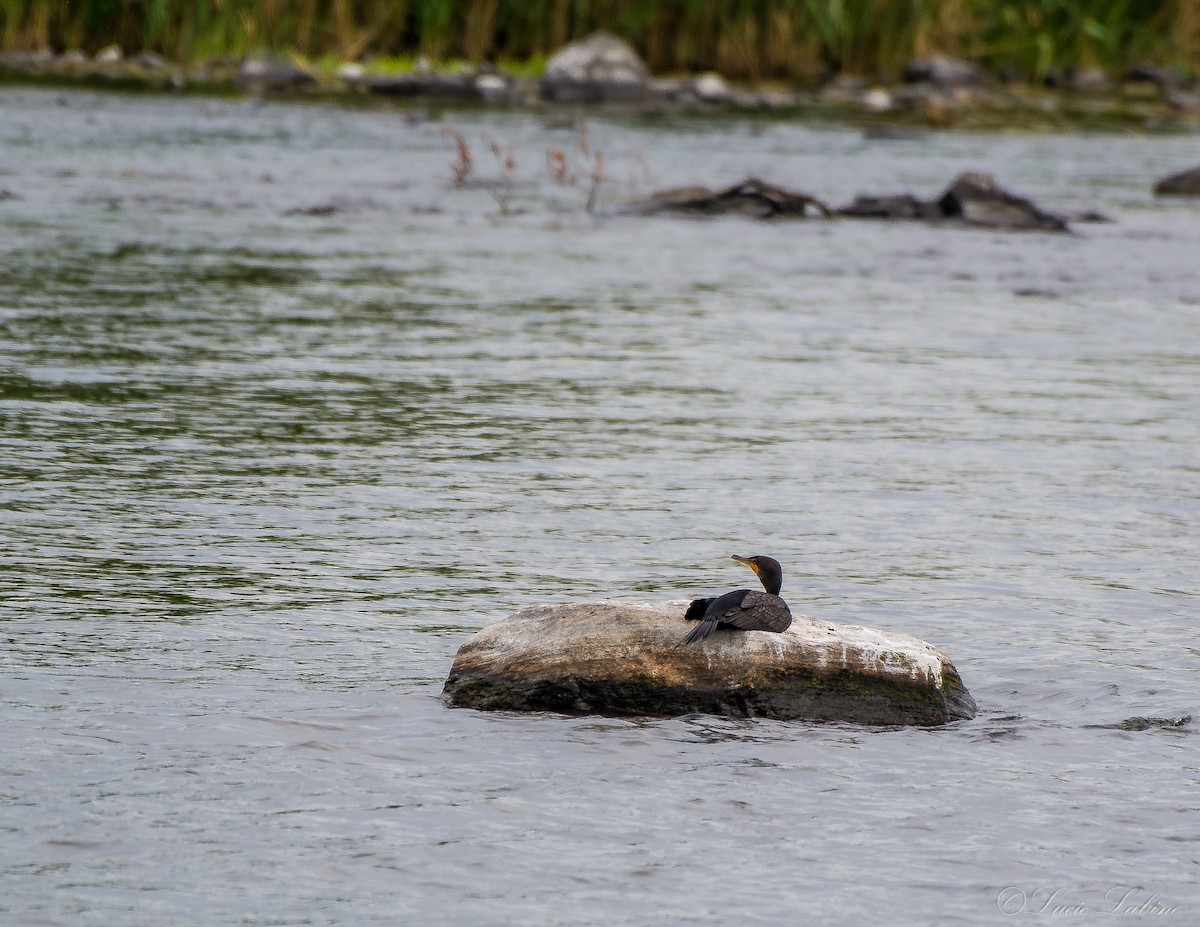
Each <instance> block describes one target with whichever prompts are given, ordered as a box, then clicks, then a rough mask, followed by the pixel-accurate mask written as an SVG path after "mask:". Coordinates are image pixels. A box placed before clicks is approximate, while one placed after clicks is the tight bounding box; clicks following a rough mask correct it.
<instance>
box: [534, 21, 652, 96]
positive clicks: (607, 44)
mask: <svg viewBox="0 0 1200 927" xmlns="http://www.w3.org/2000/svg"><path fill="white" fill-rule="evenodd" d="M649 87H650V71H649V69H648V68H647V67H646V64H645V62H643V61H642V59H641V58H639V57H638V53H637V52H636V51H634V50H633V46H632V45H630V44H629V43H628V42H626V41H624V40H622V39H619V38H617V37H616V36H615V35H610V34H608V33H607V32H595V33H593V34H592V35H589V36H588V37H587V38H586V39H580V40H579V41H577V42H571V43H570V44H569V45H565V46H563V48H561V49H560V50H559V51H558V52H556V53H555V54H554V55H553V56H552V57H551V58H550V60H549V61H547V62H546V71H545V73H544V74H543V75H542V96H543V97H544V98H545V99H546V100H549V101H551V102H555V103H640V102H642V101H643V100H645V99H646V97H647V94H648V92H649Z"/></svg>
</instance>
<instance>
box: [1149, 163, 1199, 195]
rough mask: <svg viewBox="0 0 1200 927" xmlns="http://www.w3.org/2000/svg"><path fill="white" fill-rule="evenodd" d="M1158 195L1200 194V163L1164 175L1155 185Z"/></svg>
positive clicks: (1155, 191)
mask: <svg viewBox="0 0 1200 927" xmlns="http://www.w3.org/2000/svg"><path fill="white" fill-rule="evenodd" d="M1154 193H1155V195H1156V196H1200V164H1198V165H1196V166H1195V167H1193V168H1189V169H1188V170H1186V171H1180V172H1179V173H1178V174H1172V175H1171V176H1170V177H1164V178H1163V179H1162V180H1160V181H1159V182H1158V183H1156V184H1155V185H1154Z"/></svg>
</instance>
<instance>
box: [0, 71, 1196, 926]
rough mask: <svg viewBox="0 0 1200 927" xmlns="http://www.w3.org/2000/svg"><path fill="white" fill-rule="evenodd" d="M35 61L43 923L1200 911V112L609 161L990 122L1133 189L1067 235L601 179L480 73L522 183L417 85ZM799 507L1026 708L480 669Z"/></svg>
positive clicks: (11, 912)
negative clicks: (923, 717) (478, 677)
mask: <svg viewBox="0 0 1200 927" xmlns="http://www.w3.org/2000/svg"><path fill="white" fill-rule="evenodd" d="M0 107H2V108H3V112H4V115H5V119H4V120H0V145H3V146H4V150H5V151H6V152H7V154H8V157H7V158H6V159H4V161H3V163H4V164H5V165H6V167H5V168H4V170H3V172H2V173H0V187H3V188H4V189H8V190H11V191H12V192H14V193H16V194H17V197H18V198H14V199H9V200H6V201H4V202H3V203H0V212H2V213H3V218H4V221H5V226H6V228H7V229H8V230H9V231H8V234H7V235H6V236H4V243H3V249H2V251H0V361H2V362H0V452H2V453H0V506H2V507H3V518H2V519H0V537H2V538H3V544H2V545H0V595H2V598H0V617H2V621H3V623H2V624H0V632H2V633H3V636H4V644H5V646H4V649H3V651H2V653H3V656H2V658H0V659H2V660H3V674H2V675H0V696H2V698H3V704H4V717H5V725H4V732H3V734H0V744H2V745H3V746H4V748H5V749H4V751H3V753H4V756H5V759H4V760H2V761H0V801H3V803H4V805H5V808H6V810H7V813H6V814H5V816H4V818H3V821H0V827H2V828H3V829H4V832H5V840H4V841H3V847H4V849H3V850H2V851H0V880H2V883H3V891H2V892H0V914H3V915H4V917H5V919H7V920H11V921H12V922H14V923H47V924H59V923H64V924H65V923H70V924H72V925H75V924H89V923H95V924H106V925H107V924H114V923H121V924H155V925H162V924H176V923H178V924H185V923H186V924H195V923H214V924H217V923H231V922H244V923H311V924H334V923H356V924H375V923H378V924H394V923H422V924H437V923H447V924H449V923H468V922H484V923H492V922H498V921H497V918H498V917H500V918H501V919H502V920H504V922H506V923H507V922H517V921H520V922H521V923H528V924H547V925H548V924H586V923H597V922H599V921H603V922H604V923H611V924H631V925H632V924H638V925H643V924H649V923H653V924H679V923H685V924H686V923H717V922H724V921H726V920H729V919H730V918H731V916H732V915H733V914H734V913H735V912H736V914H737V915H738V916H739V917H740V918H742V919H746V920H749V921H751V922H755V923H779V922H781V920H782V919H783V918H784V917H789V918H794V916H795V915H796V914H797V913H804V914H807V915H808V916H809V919H811V920H816V921H820V922H822V923H845V924H858V923H863V922H865V921H866V920H869V919H875V918H878V917H885V916H887V917H891V918H893V919H894V915H895V911H896V910H898V909H903V910H908V911H912V912H914V915H913V917H914V918H915V919H916V920H918V921H923V922H924V921H928V922H932V921H933V920H934V919H936V920H937V921H938V922H939V923H948V924H954V923H962V924H992V923H995V922H996V912H997V910H998V908H997V897H998V893H999V892H1000V891H1001V890H1002V889H1005V888H1006V887H1014V886H1015V887H1018V888H1022V889H1023V890H1026V891H1028V892H1030V893H1032V892H1033V890H1034V889H1036V888H1039V887H1045V886H1062V887H1063V888H1064V889H1066V890H1067V891H1068V892H1069V893H1071V894H1072V895H1073V896H1075V897H1077V898H1080V899H1084V900H1086V901H1089V902H1090V903H1092V904H1093V910H1096V909H1098V908H1097V904H1098V901H1099V900H1101V899H1103V898H1104V895H1105V892H1107V891H1108V890H1110V889H1111V888H1114V887H1121V886H1127V887H1132V886H1145V887H1146V888H1147V889H1151V890H1153V891H1159V892H1161V896H1162V903H1163V904H1164V905H1175V906H1178V907H1181V908H1182V909H1185V910H1189V911H1192V912H1193V913H1194V912H1195V910H1196V908H1197V907H1198V904H1197V901H1196V897H1195V894H1194V889H1192V887H1191V886H1190V877H1189V875H1188V873H1190V868H1189V865H1188V864H1189V863H1192V864H1194V862H1195V859H1194V857H1195V854H1196V837H1195V834H1196V833H1197V830H1198V829H1197V820H1196V812H1195V810H1194V809H1193V808H1191V807H1190V806H1189V804H1188V803H1187V802H1186V801H1185V800H1184V798H1183V796H1184V795H1185V794H1187V792H1186V789H1187V787H1188V786H1190V785H1194V784H1195V781H1196V780H1197V768H1196V767H1197V764H1196V760H1195V749H1194V744H1193V740H1194V736H1195V725H1194V723H1192V722H1184V721H1181V720H1180V719H1182V718H1184V717H1185V716H1187V715H1190V714H1194V713H1195V710H1196V706H1195V704H1194V703H1195V686H1194V684H1193V676H1194V673H1195V668H1196V665H1197V662H1196V661H1197V656H1198V652H1197V648H1196V645H1195V641H1194V637H1195V635H1194V633H1193V631H1194V621H1193V620H1192V619H1193V618H1194V615H1195V612H1196V607H1197V593H1198V588H1200V587H1198V586H1197V581H1196V577H1197V576H1200V543H1198V542H1197V540H1196V532H1195V530H1194V527H1193V526H1194V525H1195V524H1197V523H1198V522H1200V490H1198V489H1197V486H1200V481H1198V479H1197V476H1198V474H1200V458H1198V457H1197V451H1196V448H1197V447H1200V402H1198V401H1197V375H1198V374H1200V316H1198V314H1197V310H1196V307H1197V305H1198V304H1200V265H1198V264H1197V263H1196V261H1195V254H1196V253H1197V250H1198V246H1200V225H1197V223H1196V214H1195V208H1194V206H1193V205H1191V204H1189V203H1186V202H1154V201H1152V200H1151V199H1150V197H1149V195H1148V190H1149V185H1150V182H1151V181H1152V180H1153V179H1154V178H1156V177H1157V176H1160V175H1162V174H1165V173H1167V172H1168V171H1169V170H1171V169H1174V168H1177V167H1180V166H1183V165H1184V164H1186V163H1188V162H1189V160H1190V159H1192V158H1193V155H1194V153H1193V152H1192V143H1191V141H1190V140H1188V139H1184V138H1123V137H1120V138H1116V137H1114V138H1089V137H1030V138H1021V137H993V136H972V135H953V134H949V135H942V134H934V135H930V136H929V137H928V138H924V139H922V140H920V141H918V142H913V143H906V144H905V145H901V146H896V145H889V144H887V143H881V142H869V141H865V140H864V139H863V138H862V136H861V134H859V133H857V132H855V131H851V130H847V129H839V128H831V127H812V126H806V125H801V124H788V123H759V124H753V125H751V124H749V123H747V122H744V121H742V120H738V119H734V120H728V121H720V122H711V123H710V122H705V121H681V122H679V123H677V124H661V123H660V124H654V125H641V124H638V123H636V122H623V121H620V120H616V119H612V120H606V119H597V120H595V121H593V123H592V124H591V126H590V128H589V138H590V139H591V140H592V142H593V144H595V145H597V146H601V147H603V149H604V150H605V152H606V158H607V160H608V162H609V163H610V164H612V165H615V167H614V169H613V178H612V179H611V180H610V181H609V182H608V183H607V184H606V185H605V186H604V187H603V188H602V190H601V198H602V199H603V200H604V201H605V202H607V203H612V202H615V201H616V200H618V199H620V198H621V197H623V196H627V195H632V194H633V193H636V192H644V191H645V190H646V189H647V188H649V186H652V185H666V184H674V183H689V182H703V183H709V184H714V183H719V182H724V181H727V180H735V179H737V178H738V177H740V176H743V175H746V174H750V173H757V174H761V175H764V176H767V177H769V178H770V179H772V180H774V181H776V182H780V183H785V184H788V185H790V186H794V187H798V188H802V189H808V190H810V191H812V192H813V193H815V194H818V195H820V196H822V197H824V198H827V199H830V200H833V201H838V200H840V199H848V198H850V197H851V196H853V195H854V194H855V193H858V192H888V191H890V190H892V189H897V190H899V189H904V188H909V189H911V190H913V191H914V192H916V193H919V194H922V195H927V194H929V193H931V192H933V191H935V190H936V189H937V188H938V187H939V186H941V185H942V184H944V183H945V182H946V181H947V180H949V179H950V178H951V177H952V176H953V175H954V174H956V173H957V172H958V171H960V170H962V169H966V168H981V169H987V170H991V171H992V172H994V173H995V174H997V176H998V177H999V178H1000V179H1001V180H1002V182H1004V183H1006V184H1007V185H1009V186H1012V187H1013V188H1015V189H1018V190H1020V191H1022V192H1023V193H1027V194H1030V195H1032V196H1034V197H1035V198H1036V199H1038V200H1039V201H1040V202H1044V203H1045V204H1046V205H1047V206H1050V207H1051V208H1058V209H1062V210H1063V211H1067V212H1070V211H1079V210H1082V209H1086V208H1098V209H1101V210H1103V211H1105V212H1109V213H1111V214H1113V215H1115V216H1116V218H1117V219H1118V221H1117V222H1115V223H1113V224H1111V225H1102V226H1089V227H1086V229H1085V231H1083V232H1082V233H1081V234H1079V235H1077V236H1073V237H1053V236H1041V235H998V234H991V233H983V232H979V233H967V232H953V231H948V230H940V229H929V228H923V227H919V226H914V227H907V226H900V225H892V224H886V223H878V224H876V223H868V222H860V223H855V222H835V223H793V224H786V223H761V224H755V223H750V222H738V221H720V222H713V223H702V222H676V221H669V220H668V221H645V220H637V219H630V218H619V217H608V218H604V217H592V216H589V215H587V214H586V213H585V212H584V211H583V209H582V204H583V202H584V201H585V200H586V192H587V191H586V190H585V189H583V188H582V187H581V186H576V187H570V186H568V187H560V186H558V185H556V184H555V183H554V182H553V180H552V178H550V177H549V176H548V175H547V174H545V173H544V171H543V168H542V166H541V165H542V163H543V161H544V152H545V150H546V148H547V147H549V146H551V145H563V144H564V143H567V144H569V139H570V136H569V134H568V135H566V136H564V134H563V133H562V132H561V131H559V130H555V129H552V128H547V127H545V126H543V125H541V124H540V123H539V122H538V121H537V120H535V119H531V118H530V117H528V116H526V115H523V114H490V113H489V114H484V113H476V114H468V115H461V114H459V115H455V116H454V117H453V118H454V122H455V124H456V125H457V126H458V127H459V128H460V129H462V130H463V131H464V132H465V133H466V134H467V135H468V137H469V138H470V139H471V140H472V142H473V143H475V144H477V145H478V147H479V150H480V151H486V142H485V140H486V139H487V138H502V139H503V140H504V143H505V144H506V145H512V146H513V147H514V148H515V150H516V152H517V157H518V181H519V183H518V184H517V185H516V186H514V189H513V191H512V200H513V202H512V204H511V205H512V207H513V213H514V214H513V215H509V216H500V215H498V208H497V204H496V202H495V200H494V199H492V198H491V197H490V196H489V195H488V192H487V191H486V189H480V188H475V189H466V190H462V191H454V190H451V189H449V186H448V182H447V181H448V177H449V170H448V165H449V163H450V162H451V161H452V151H451V150H450V146H449V145H448V143H447V139H446V138H445V137H444V136H443V135H442V134H441V131H440V124H439V123H436V122H429V123H420V122H417V123H412V122H407V121H404V120H402V119H400V118H399V117H398V116H396V115H395V114H394V113H389V112H386V111H379V112H375V111H341V110H337V109H330V108H325V107H322V106H275V105H257V104H250V103H243V102H238V101H212V100H177V99H169V98H152V97H146V98H123V97H118V96H94V95H90V94H60V93H52V92H46V91H32V90H13V89H7V90H3V91H0ZM564 139H566V142H564ZM481 170H482V169H481ZM327 206H328V207H329V208H326V207H327ZM751 549H753V550H754V551H761V552H764V553H771V554H773V555H774V556H777V557H778V558H779V559H780V560H781V561H783V563H784V564H785V570H786V574H787V575H786V579H785V587H784V588H785V594H786V595H787V596H788V598H789V601H790V602H791V603H792V606H793V609H794V610H796V611H801V612H807V613H809V614H813V615H819V616H821V617H823V618H828V619H831V620H843V621H848V622H855V623H863V624H869V625H875V626H879V627H882V628H891V629H894V630H898V631H904V632H907V633H912V634H916V635H918V636H921V637H924V638H927V639H929V640H932V641H934V642H936V643H937V644H939V645H941V646H943V647H945V648H946V649H947V650H949V652H950V653H951V654H952V655H953V656H954V657H955V659H956V662H957V664H958V666H959V668H960V670H961V671H962V673H963V675H964V678H965V680H966V682H967V684H968V685H969V686H970V687H971V689H972V691H973V693H974V694H975V696H976V698H977V700H978V701H979V703H980V706H981V709H982V713H981V716H980V718H978V719H977V720H976V721H974V722H971V723H967V724H963V725H959V726H956V727H953V728H950V729H945V730H939V731H870V730H861V729H854V728H844V727H839V726H810V725H787V724H779V723H774V722H750V721H735V720H729V719H721V718H685V719H676V720H636V719H635V720H612V719H597V718H556V717H540V716H538V717H513V716H506V715H481V714H476V713H473V712H469V711H453V712H452V711H448V710H447V709H445V708H444V707H443V706H442V705H441V703H440V701H439V700H438V698H437V696H438V693H439V691H440V685H441V681H442V679H443V678H444V676H445V673H446V672H447V670H448V668H449V665H450V661H451V659H452V657H453V654H454V651H455V649H456V648H457V647H458V645H459V644H460V643H461V642H462V641H463V640H465V639H466V638H467V637H468V636H469V634H470V633H471V632H472V631H473V630H475V629H477V628H479V627H481V626H482V625H484V624H485V623H487V622H490V621H492V620H495V619H497V618H499V617H502V616H503V615H505V614H507V613H508V612H510V611H512V610H513V609H515V608H517V607H519V606H521V605H524V604H527V603H531V602H545V601H554V600H563V599H586V598H596V597H602V596H615V597H628V598H635V599H666V598H681V597H687V596H690V595H699V594H701V593H708V594H711V593H712V592H714V591H718V590H720V589H721V588H722V587H726V586H727V585H728V584H729V583H731V582H740V581H741V576H740V575H739V574H737V573H731V572H730V569H731V568H730V567H729V566H728V563H727V557H728V555H729V554H730V553H732V552H734V551H737V552H741V553H746V552H749V551H750V550H751ZM1143 722H1144V723H1143ZM1176 722H1178V723H1176ZM864 871H867V872H869V873H870V878H869V880H867V881H865V882H864V879H863V873H864ZM1188 905H1190V906H1191V907H1190V908H1188V907H1187V906H1188ZM198 912H203V913H198ZM497 912H502V913H500V914H498V913H497ZM1179 916H1181V917H1182V916H1184V915H1179ZM1181 922H1183V921H1181Z"/></svg>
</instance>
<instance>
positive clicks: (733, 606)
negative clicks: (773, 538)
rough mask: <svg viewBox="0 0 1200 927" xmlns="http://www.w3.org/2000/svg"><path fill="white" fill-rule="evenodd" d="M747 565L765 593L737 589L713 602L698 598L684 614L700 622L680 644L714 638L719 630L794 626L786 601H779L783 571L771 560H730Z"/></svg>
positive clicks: (777, 628) (777, 629)
mask: <svg viewBox="0 0 1200 927" xmlns="http://www.w3.org/2000/svg"><path fill="white" fill-rule="evenodd" d="M731 559H733V560H736V561H737V562H738V563H744V564H746V566H748V567H750V569H752V570H753V571H754V574H755V575H756V576H757V577H758V578H759V581H760V582H762V584H763V588H764V589H765V590H767V591H766V592H765V593H763V592H759V591H758V590H757V589H735V590H734V591H733V592H727V593H725V594H724V595H720V596H717V597H716V598H714V599H695V600H693V602H692V604H691V605H689V606H688V610H687V613H686V614H685V615H684V618H686V619H687V620H688V621H698V622H700V623H699V624H697V625H696V626H695V627H694V628H692V630H690V631H689V632H688V633H687V634H686V635H684V637H683V638H682V639H681V640H680V641H679V645H680V646H682V645H684V644H692V643H695V642H696V641H702V640H704V639H705V638H708V637H711V636H712V633H713V632H714V631H715V630H717V628H718V627H723V628H737V629H738V630H739V631H786V630H787V629H788V627H789V625H791V623H792V613H791V611H790V610H789V609H788V607H787V602H785V601H783V599H781V598H779V590H780V588H781V587H782V586H783V568H782V567H781V566H780V565H779V561H778V560H774V559H772V558H771V557H739V556H738V555H737V554H734V555H733V557H732V558H731Z"/></svg>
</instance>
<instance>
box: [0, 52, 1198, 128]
mask: <svg viewBox="0 0 1200 927" xmlns="http://www.w3.org/2000/svg"><path fill="white" fill-rule="evenodd" d="M520 70H521V71H523V72H524V73H526V74H527V73H528V69H526V68H522V69H520ZM0 86H42V87H51V88H61V89H89V90H105V91H117V92H135V93H136V92H143V93H164V94H199V95H211V96H233V97H237V96H246V97H252V98H271V99H280V100H313V101H321V102H335V103H336V102H341V103H353V104H356V105H361V104H367V105H379V106H392V107H398V108H413V107H427V108H428V107H436V108H441V109H463V108H467V109H471V108H481V109H507V110H529V111H532V112H546V111H551V112H553V111H562V110H569V111H587V112H593V113H605V112H622V113H633V114H644V115H649V116H657V115H672V114H680V115H689V116H712V117H720V116H723V115H742V116H746V115H751V116H752V115H763V116H767V117H779V118H810V119H818V120H827V121H831V122H838V123H848V124H857V125H864V126H868V127H869V126H872V125H879V126H896V127H900V128H910V129H914V130H915V129H918V128H925V129H954V128H958V129H968V130H978V131H1001V132H1003V131H1021V132H1046V133H1053V132H1073V131H1098V132H1139V133H1170V134H1178V133H1185V134H1190V133H1196V132H1200V95H1196V94H1191V93H1184V92H1180V91H1178V90H1176V89H1175V88H1173V87H1171V86H1169V85H1167V84H1166V83H1163V82H1158V81H1156V79H1155V75H1154V74H1148V75H1135V76H1134V78H1133V79H1129V80H1125V81H1122V82H1108V81H1107V80H1105V81H1100V80H1099V78H1096V77H1095V76H1093V81H1092V85H1091V86H1080V87H1046V86H1034V85H1030V84H1022V83H1002V82H1000V81H999V80H995V79H990V78H989V79H988V80H987V82H986V83H983V82H975V83H972V84H969V85H959V86H952V85H943V84H938V83H935V82H920V81H915V82H914V81H910V82H907V83H900V84H891V85H885V84H878V83H873V82H869V81H866V80H864V79H861V78H857V77H854V76H846V75H843V76H840V77H835V78H833V80H831V81H829V82H828V83H827V84H825V85H824V86H823V87H821V88H820V89H816V90H809V89H798V88H796V87H790V86H786V85H782V84H779V83H772V84H767V85H761V86H745V85H733V84H730V83H728V82H726V81H725V80H724V78H722V77H720V76H719V75H716V74H712V73H709V74H704V75H696V76H682V77H652V78H650V79H649V80H647V81H646V82H645V86H644V89H643V91H642V92H641V93H640V94H639V95H638V96H637V97H635V98H630V99H622V100H605V99H603V98H601V99H598V100H592V99H588V98H587V97H586V96H584V97H580V98H576V99H553V98H548V94H547V92H546V89H545V86H544V82H543V80H541V79H539V78H533V77H528V76H521V75H520V74H518V73H513V72H512V71H505V70H502V69H498V68H496V67H494V66H489V65H484V66H482V67H479V68H472V67H469V66H466V65H458V66H457V67H455V66H444V65H443V66H432V65H429V64H427V63H426V62H423V61H418V62H417V66H416V67H414V68H412V69H411V70H408V71H397V70H372V69H370V68H369V67H366V66H363V65H361V64H355V63H345V64H341V65H339V66H334V67H330V66H328V65H324V66H317V65H314V64H311V63H302V62H299V61H293V60H286V59H259V58H249V59H244V60H238V61H232V60H223V61H215V62H210V63H205V64H193V65H182V64H177V63H172V62H168V61H166V60H164V59H162V58H160V57H159V56H157V55H153V54H140V55H134V56H131V57H129V58H126V57H124V56H123V55H122V54H121V53H120V51H119V50H117V49H115V48H110V49H106V50H104V51H102V52H100V53H99V54H97V55H96V56H94V57H92V58H88V57H86V56H85V55H83V54H82V53H80V52H71V53H67V54H63V55H56V54H53V53H51V52H48V51H42V52H6V53H3V54H0Z"/></svg>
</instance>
